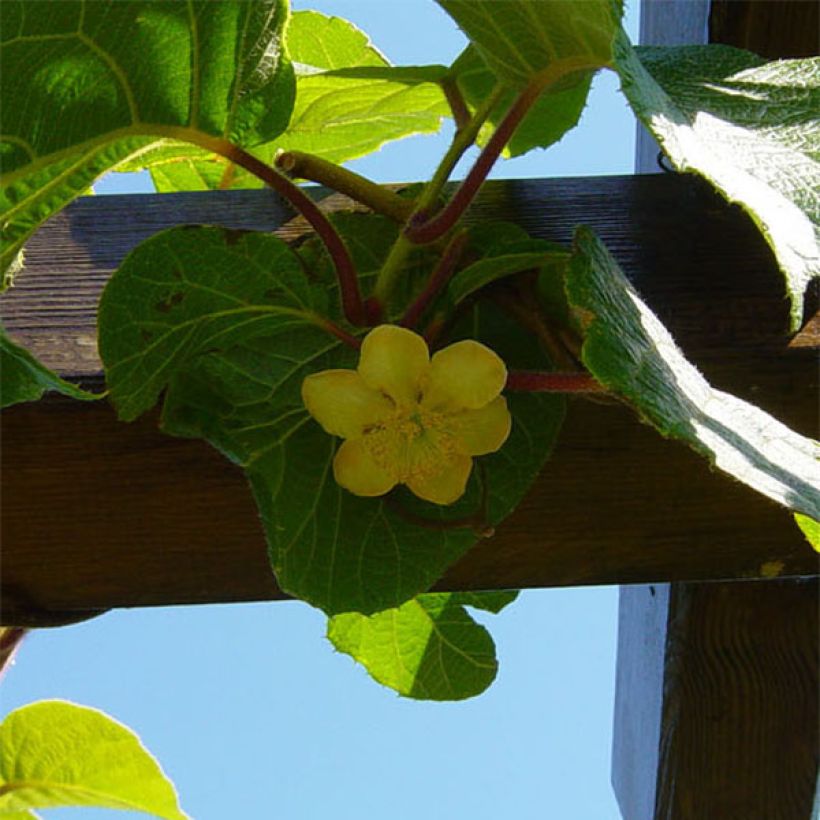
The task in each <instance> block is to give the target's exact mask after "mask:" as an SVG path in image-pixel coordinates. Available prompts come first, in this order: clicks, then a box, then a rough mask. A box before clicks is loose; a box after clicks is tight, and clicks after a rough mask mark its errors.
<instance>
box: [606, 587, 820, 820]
mask: <svg viewBox="0 0 820 820" xmlns="http://www.w3.org/2000/svg"><path fill="white" fill-rule="evenodd" d="M819 603H820V602H819V601H818V584H817V580H816V579H806V580H803V581H755V582H749V581H746V582H742V583H719V584H709V583H678V584H672V585H671V591H669V592H667V585H665V584H664V585H661V586H660V587H654V586H642V587H623V588H622V589H621V602H620V623H619V631H618V668H617V681H616V692H615V713H616V732H615V736H614V746H613V785H614V787H615V793H616V795H617V797H618V802H619V805H620V808H621V813H622V814H623V817H624V819H625V820H643V819H644V818H656V819H657V820H661V818H663V820H668V819H672V818H674V819H676V818H701V817H703V818H711V817H715V818H723V817H726V818H734V817H738V818H740V817H742V818H744V820H781V818H782V820H799V818H806V820H808V818H809V817H811V816H812V806H813V802H814V794H815V786H816V783H817V771H818V764H820V731H818V725H819V724H818V717H820V716H819V715H818V697H817V693H818V686H819V685H820V681H818V647H820V619H818V617H817V613H818V604H819Z"/></svg>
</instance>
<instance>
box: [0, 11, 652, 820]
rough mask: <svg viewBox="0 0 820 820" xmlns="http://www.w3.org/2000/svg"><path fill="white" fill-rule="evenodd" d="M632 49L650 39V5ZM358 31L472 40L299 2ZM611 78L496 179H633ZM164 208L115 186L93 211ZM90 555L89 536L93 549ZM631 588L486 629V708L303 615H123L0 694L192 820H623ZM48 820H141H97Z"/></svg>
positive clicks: (46, 637)
mask: <svg viewBox="0 0 820 820" xmlns="http://www.w3.org/2000/svg"><path fill="white" fill-rule="evenodd" d="M630 5H631V7H630V8H629V9H628V16H627V30H628V31H629V34H630V36H631V37H632V38H633V40H636V39H637V18H638V14H637V2H636V0H633V2H632V3H631V4H630ZM294 7H295V8H313V9H317V10H319V11H324V12H326V13H330V14H336V15H338V16H341V17H346V18H347V19H350V20H352V21H354V22H355V23H357V24H358V25H359V26H360V27H361V28H363V29H364V30H365V31H366V32H368V34H370V36H371V38H372V39H373V41H374V43H375V44H376V45H377V46H379V48H380V49H381V50H382V51H383V52H384V53H385V54H386V55H387V56H388V57H389V58H390V59H391V60H393V61H394V62H396V63H425V62H437V63H443V62H447V61H448V60H451V59H452V58H454V57H455V56H456V55H457V54H458V52H459V51H460V50H461V48H462V47H463V43H464V40H463V37H462V35H461V34H460V32H459V31H458V30H457V29H456V28H455V26H454V25H453V24H452V23H451V22H450V20H449V18H448V17H447V16H446V15H445V14H444V13H443V12H442V11H441V10H440V9H439V7H438V6H436V5H435V4H434V3H433V2H432V0H390V2H386V1H385V0H312V1H311V0H301V2H296V0H294ZM616 88H617V83H616V82H615V80H614V78H613V77H610V76H600V77H598V79H597V81H596V83H595V87H594V91H593V94H592V95H591V97H590V101H589V105H588V108H587V110H586V112H585V115H584V119H583V122H582V125H581V127H579V128H578V129H576V130H575V131H573V132H571V133H570V134H569V135H568V136H567V137H565V139H564V140H563V141H562V142H561V143H560V144H559V145H558V146H557V147H553V148H552V149H550V150H549V152H546V153H545V152H535V153H533V154H529V155H527V156H526V157H523V158H520V159H517V160H513V161H509V162H506V163H503V164H500V166H499V167H498V168H497V171H496V173H495V174H494V175H495V176H496V177H538V176H577V175H596V174H607V173H631V172H632V167H633V151H634V120H633V119H632V116H631V114H630V113H629V112H628V109H627V107H626V103H625V102H624V100H623V98H622V97H621V96H620V95H619V94H617V92H616ZM446 142H447V139H446V134H445V136H444V137H442V138H439V137H423V138H418V139H415V140H410V141H407V142H405V143H398V144H395V145H393V146H389V147H387V148H385V149H383V150H382V151H381V152H380V153H379V154H377V155H375V156H373V157H369V158H366V159H364V160H360V161H357V162H355V163H352V167H354V168H355V169H356V170H358V171H360V172H362V173H366V174H368V175H370V176H371V177H373V178H375V179H377V180H379V181H391V180H407V179H423V178H426V177H427V176H428V175H429V173H430V171H431V170H432V168H433V167H434V165H435V163H436V161H437V157H438V156H440V154H441V153H442V151H443V149H444V147H445V145H446ZM145 190H149V188H148V187H146V185H145V182H144V180H141V179H139V178H138V179H136V180H135V179H133V178H131V177H129V178H127V179H124V178H122V177H118V176H117V175H113V176H111V177H109V178H107V179H106V180H103V181H102V182H101V183H100V184H99V185H98V186H97V191H98V192H99V193H103V192H109V193H113V192H117V193H122V192H133V191H145ZM89 537H93V533H89ZM616 616H617V588H615V587H597V588H579V589H556V590H539V591H530V592H525V593H523V594H522V595H521V597H520V598H519V600H518V601H517V602H516V603H515V604H513V605H512V606H510V607H509V609H508V610H506V611H505V612H503V613H501V614H500V615H498V616H487V615H484V614H481V615H479V616H478V617H479V619H480V620H481V621H482V622H483V623H485V624H487V626H488V627H489V629H490V631H491V632H492V634H493V637H494V638H495V641H496V644H497V647H498V655H499V660H500V671H499V675H498V678H497V680H496V682H495V684H494V685H493V686H492V687H491V688H490V690H489V691H488V692H487V693H485V694H484V695H482V696H481V697H479V698H477V699H474V700H470V701H466V702H463V703H456V704H430V703H422V702H416V701H410V700H404V699H402V698H399V697H398V696H396V695H395V694H394V693H393V692H392V691H390V690H387V689H383V688H382V687H380V686H379V685H378V684H376V683H374V682H372V681H371V680H370V679H369V678H368V676H367V674H366V673H365V672H364V671H363V670H362V669H361V668H359V667H357V666H356V665H355V664H354V663H353V662H352V661H351V660H350V659H349V658H348V657H347V656H345V655H340V654H337V653H335V652H334V651H333V649H332V647H331V646H330V644H328V643H327V642H326V641H325V639H324V637H323V636H324V627H325V619H324V617H323V616H322V615H321V614H320V613H319V612H317V611H316V610H313V609H311V608H310V607H308V606H307V605H305V604H299V603H272V604H253V605H230V606H228V605H225V606H202V607H169V608H161V609H141V610H132V611H127V610H125V611H118V612H114V613H110V614H107V615H105V616H103V617H100V618H97V619H95V620H92V621H89V622H87V623H84V624H79V625H76V626H71V627H66V628H63V629H58V630H51V631H41V632H38V633H36V634H34V635H33V636H31V637H30V638H29V639H28V640H27V642H26V643H25V644H24V645H23V647H22V649H21V651H20V653H19V655H18V657H17V662H16V665H15V666H14V667H13V668H12V669H11V670H10V671H9V673H8V674H7V676H6V678H5V680H4V682H3V686H2V690H1V691H0V706H2V712H3V714H5V713H6V712H8V711H10V710H12V709H15V708H17V707H18V706H21V705H23V704H25V703H28V702H31V701H33V700H38V699H40V698H65V699H68V700H72V701H75V702H77V703H81V704H86V705H89V706H94V707H97V708H100V709H103V710H104V711H106V712H108V713H109V714H111V715H113V716H114V717H116V718H117V719H119V720H121V721H122V722H124V723H125V724H127V725H128V726H130V727H132V728H133V729H134V730H135V731H137V732H138V733H139V734H140V736H141V737H142V739H143V742H144V743H145V744H146V746H147V747H148V748H149V749H150V750H151V751H152V752H153V753H154V754H155V755H156V756H157V757H158V759H159V760H160V762H161V764H162V765H163V767H164V769H165V770H166V772H167V773H168V774H169V775H170V777H171V778H172V779H173V780H174V781H175V783H176V785H177V788H178V790H179V794H180V799H181V804H182V807H183V808H184V809H185V810H186V811H187V812H188V813H189V814H190V815H191V817H193V818H195V819H196V820H238V818H254V819H256V818H259V819H260V820H267V818H271V819H272V820H273V819H274V818H287V819H288V820H314V818H315V819H316V820H319V819H320V818H321V819H322V820H324V818H332V820H354V819H355V820H371V818H372V820H383V819H384V820H387V819H389V820H411V818H413V820H415V818H419V817H425V818H428V819H429V820H439V818H442V820H443V818H448V820H450V819H452V820H460V818H470V820H490V819H491V818H492V820H496V819H497V818H515V820H536V819H537V820H543V818H550V817H554V818H557V819H558V820H615V818H618V817H619V816H620V815H619V813H618V810H617V806H616V803H615V799H614V795H613V794H612V789H611V786H610V783H609V779H610V747H611V735H612V704H613V694H614V672H615V639H616ZM43 816H44V817H46V818H49V817H53V818H64V819H65V820H102V818H108V817H110V818H115V817H117V816H120V817H123V818H125V817H144V816H145V815H136V814H133V815H132V814H131V813H124V812H108V811H102V810H90V809H71V810H52V811H45V812H43Z"/></svg>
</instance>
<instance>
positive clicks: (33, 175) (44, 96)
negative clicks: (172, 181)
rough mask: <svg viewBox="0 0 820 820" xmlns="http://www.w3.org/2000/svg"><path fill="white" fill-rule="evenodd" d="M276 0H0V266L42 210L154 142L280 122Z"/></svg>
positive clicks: (276, 126) (281, 1)
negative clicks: (43, 0) (0, 107)
mask: <svg viewBox="0 0 820 820" xmlns="http://www.w3.org/2000/svg"><path fill="white" fill-rule="evenodd" d="M287 12H288V7H287V2H285V0H260V1H259V2H254V3H247V2H244V1H243V0H225V1H224V2H219V3H213V2H208V0H196V1H194V0H191V2H182V0H172V1H171V2H163V3H155V2H149V0H125V2H114V1H113V0H94V1H93V2H92V1H91V0H85V1H84V2H82V1H80V2H54V3H30V2H25V0H21V1H20V2H15V0H4V2H3V3H2V4H0V32H2V34H1V35H0V36H2V43H1V44H0V96H1V97H2V100H3V134H2V138H0V157H2V165H3V177H2V186H3V190H2V194H0V220H1V221H2V240H3V247H2V267H3V268H5V267H6V266H7V265H8V264H9V263H10V261H11V260H12V259H13V258H14V256H15V255H16V253H17V251H18V250H19V248H20V246H21V245H22V243H23V242H24V241H25V240H26V238H27V237H28V236H29V235H30V234H31V232H32V231H33V230H34V229H35V228H36V227H37V226H38V225H40V224H42V222H43V221H45V219H47V218H48V217H49V216H51V215H52V214H53V213H55V212H56V211H58V210H59V209H60V208H62V207H63V206H64V205H66V204H67V203H68V202H70V201H71V200H72V199H73V198H74V197H76V196H78V195H79V194H80V193H82V192H83V191H85V190H86V189H87V188H88V187H89V185H90V184H91V183H92V182H93V181H94V179H95V178H96V177H97V176H99V175H100V174H102V173H104V172H105V171H107V170H109V169H110V168H112V167H114V166H116V165H118V164H120V163H123V162H125V161H127V160H129V159H130V160H131V161H133V159H134V158H135V157H137V156H139V155H140V154H143V153H145V152H148V151H150V150H152V149H155V148H156V147H157V142H158V140H162V139H164V140H168V139H173V140H183V141H187V142H193V143H200V142H201V141H202V137H203V136H205V137H208V138H211V139H214V138H222V139H225V140H230V141H232V142H234V143H237V144H239V145H243V146H253V145H257V144H259V143H261V142H265V141H269V140H270V139H272V138H273V137H275V136H276V135H277V134H278V133H280V132H281V131H282V130H283V129H284V128H285V126H286V125H287V121H288V117H289V115H290V112H291V108H292V102H293V75H292V70H291V68H290V64H289V63H288V61H287V60H286V59H284V56H283V54H284V52H283V47H282V32H283V27H284V23H285V20H286V17H287Z"/></svg>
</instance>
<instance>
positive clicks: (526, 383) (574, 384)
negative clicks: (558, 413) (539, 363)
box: [506, 370, 608, 393]
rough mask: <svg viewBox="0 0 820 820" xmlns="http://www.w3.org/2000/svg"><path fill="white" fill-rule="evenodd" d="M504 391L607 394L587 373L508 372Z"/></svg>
mask: <svg viewBox="0 0 820 820" xmlns="http://www.w3.org/2000/svg"><path fill="white" fill-rule="evenodd" d="M506 389H507V390H518V391H522V392H527V393H606V392H608V391H607V389H606V387H604V386H603V385H602V384H601V383H600V382H598V381H596V380H595V379H594V378H593V377H592V376H590V375H589V373H544V372H541V371H535V370H513V371H510V372H509V373H508V374H507V385H506Z"/></svg>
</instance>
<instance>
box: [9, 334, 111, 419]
mask: <svg viewBox="0 0 820 820" xmlns="http://www.w3.org/2000/svg"><path fill="white" fill-rule="evenodd" d="M47 390H56V391H57V392H58V393H62V394H63V395H65V396H70V397H71V398H72V399H80V400H81V401H93V400H94V399H98V398H101V397H100V396H97V395H95V394H94V393H88V392H86V391H85V390H81V389H80V388H79V387H77V386H76V385H73V384H71V382H67V381H65V380H64V379H61V378H60V377H59V376H58V375H57V374H56V373H54V372H53V371H51V370H49V369H48V368H47V367H45V366H44V365H42V364H40V362H38V361H37V359H35V358H34V356H32V355H31V353H29V352H28V351H27V350H25V349H24V348H22V347H20V346H19V345H16V344H15V343H14V342H12V341H11V339H9V337H8V336H7V335H6V332H5V330H3V328H2V327H1V326H0V407H10V406H11V405H12V404H19V403H21V402H24V401H37V399H39V398H40V397H41V396H42V395H43V393H45V392H46V391H47Z"/></svg>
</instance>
